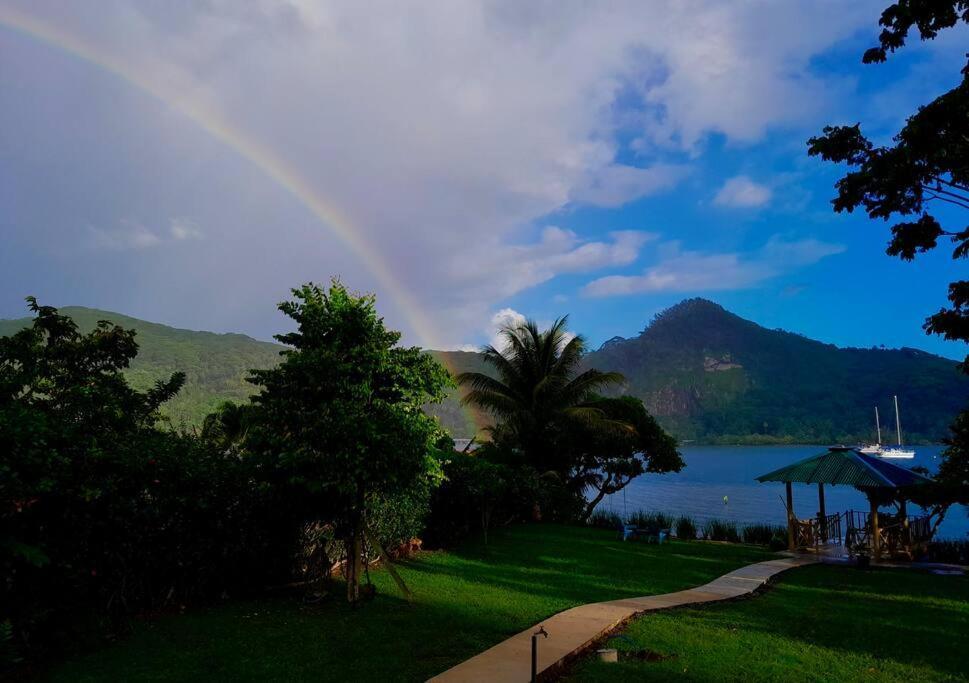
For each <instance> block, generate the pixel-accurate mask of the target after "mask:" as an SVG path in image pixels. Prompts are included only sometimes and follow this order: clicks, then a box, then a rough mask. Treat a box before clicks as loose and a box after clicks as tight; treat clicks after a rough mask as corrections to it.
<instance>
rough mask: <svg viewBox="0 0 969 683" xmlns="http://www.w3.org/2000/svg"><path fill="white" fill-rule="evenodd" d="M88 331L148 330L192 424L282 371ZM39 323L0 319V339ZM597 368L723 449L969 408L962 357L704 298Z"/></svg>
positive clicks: (257, 359) (245, 349)
mask: <svg viewBox="0 0 969 683" xmlns="http://www.w3.org/2000/svg"><path fill="white" fill-rule="evenodd" d="M61 311H62V312H63V313H65V314H67V315H70V316H71V317H72V318H74V320H75V321H76V322H77V323H78V325H79V327H80V328H81V329H82V330H89V329H91V328H92V327H94V325H95V324H96V323H97V321H98V320H109V321H111V322H113V323H116V324H119V325H122V326H124V327H126V328H133V329H135V330H137V333H138V336H137V341H138V344H139V347H140V350H139V353H138V356H137V358H135V360H134V361H133V362H132V365H131V368H130V369H129V371H128V375H129V378H130V380H131V382H132V383H133V384H134V385H135V386H138V387H140V388H146V387H148V386H150V385H151V384H152V383H153V382H155V381H156V380H158V379H160V378H162V377H167V376H168V375H170V374H171V373H172V372H175V371H176V370H181V371H183V372H185V374H186V385H185V387H184V388H183V389H182V391H181V392H180V393H179V395H178V396H177V397H176V398H175V399H173V400H172V401H171V402H170V403H169V404H168V405H167V406H166V408H165V411H166V413H167V415H168V416H170V417H171V418H172V419H173V421H175V422H176V423H178V424H186V425H194V424H198V423H200V422H201V420H202V418H203V417H204V416H205V415H206V414H207V413H208V412H210V411H212V410H213V409H214V408H215V407H216V406H217V405H218V404H219V403H220V402H221V401H223V400H227V399H231V400H235V401H243V400H245V399H246V398H247V397H248V396H249V395H250V394H251V393H252V389H253V387H252V386H251V385H250V384H248V383H247V382H246V381H245V378H246V376H247V374H248V371H249V369H250V368H266V367H271V366H272V365H274V364H275V363H276V362H278V359H279V352H280V351H281V350H282V349H283V347H282V346H281V345H279V344H272V343H269V342H262V341H258V340H256V339H252V338H251V337H247V336H245V335H241V334H214V333H212V332H196V331H192V330H182V329H176V328H173V327H168V326H166V325H159V324H157V323H150V322H146V321H143V320H138V319H136V318H130V317H128V316H124V315H120V314H118V313H111V312H108V311H99V310H95V309H90V308H81V307H75V306H69V307H65V308H62V309H61ZM28 324H30V318H21V319H17V320H0V336H2V335H7V334H11V333H13V332H15V331H16V330H18V329H21V328H23V327H24V326H26V325H28ZM431 353H433V354H434V355H435V357H437V358H438V359H439V360H440V361H441V362H442V363H444V364H445V365H446V366H447V367H448V369H450V370H451V371H452V372H455V373H457V372H463V371H467V370H478V371H480V370H482V369H483V364H482V362H481V356H480V355H479V354H476V353H469V352H462V351H432V352H431ZM586 362H587V363H588V364H589V365H590V366H592V367H597V368H599V369H602V370H616V371H619V372H621V373H622V374H624V375H625V376H626V378H627V382H626V384H625V386H623V387H622V391H623V392H625V393H629V394H632V395H634V396H638V397H640V398H642V399H643V401H644V402H645V403H646V405H647V407H648V408H649V410H650V411H651V412H652V413H653V414H654V415H656V416H657V418H658V419H659V420H660V422H662V423H663V425H664V426H665V427H666V428H667V429H668V430H670V431H671V432H672V433H673V434H675V435H676V436H677V437H679V438H680V439H683V440H695V441H701V442H720V443H756V442H762V443H771V442H800V443H810V442H824V443H835V442H846V443H848V442H854V441H861V440H869V439H873V438H874V424H873V422H874V419H873V417H874V416H873V408H874V406H876V405H877V406H878V408H879V412H880V413H881V415H882V422H883V430H882V433H883V439H884V440H885V441H891V438H890V437H891V436H892V434H893V428H894V422H893V416H894V409H893V407H892V396H893V395H895V394H897V395H898V397H899V402H900V404H901V408H902V429H903V432H904V435H905V438H906V440H907V441H910V442H918V441H923V442H924V441H938V440H940V439H941V438H943V437H944V436H945V435H946V433H947V427H948V425H949V423H950V422H951V421H952V418H953V417H954V416H955V415H956V413H958V412H959V411H960V410H961V409H962V408H963V407H964V406H965V405H966V404H967V403H969V400H967V399H969V378H967V377H966V376H964V375H962V374H961V373H960V372H958V371H957V370H956V368H955V365H956V364H955V361H952V360H949V359H946V358H941V357H939V356H935V355H932V354H929V353H925V352H923V351H918V350H916V349H891V350H888V349H851V348H838V347H836V346H833V345H831V344H823V343H821V342H817V341H813V340H811V339H807V338H806V337H803V336H801V335H797V334H793V333H790V332H783V331H780V330H768V329H766V328H763V327H761V326H760V325H757V324H756V323H753V322H750V321H748V320H744V319H743V318H740V317H738V316H736V315H734V314H732V313H730V312H728V311H726V310H724V309H723V308H722V307H721V306H719V305H717V304H715V303H713V302H710V301H706V300H704V299H690V300H687V301H684V302H682V303H680V304H678V305H676V306H674V307H672V308H670V309H668V310H667V311H664V312H663V313H661V314H659V315H658V316H656V318H655V319H654V320H653V321H652V322H651V323H650V324H649V325H648V326H647V327H646V329H645V330H643V332H642V333H640V334H639V335H638V336H636V337H633V338H630V339H623V338H620V337H616V338H614V339H611V340H609V341H608V342H606V343H605V344H603V345H602V347H601V348H599V349H598V350H596V351H593V352H591V353H589V354H588V356H587V359H586ZM457 393H458V392H456V391H455V392H452V396H451V398H449V399H448V400H447V401H445V402H444V403H443V404H442V405H436V406H430V407H429V408H428V410H429V412H431V413H433V414H435V415H437V416H438V417H439V418H440V419H441V421H442V423H443V424H444V425H445V426H446V427H448V429H449V430H450V431H451V432H452V433H453V434H454V435H455V436H457V437H467V436H471V435H472V434H473V433H474V432H475V431H476V430H477V429H478V428H479V427H480V426H482V425H484V424H487V417H486V416H484V415H481V414H479V413H475V412H473V411H470V410H468V409H465V408H462V407H461V406H460V405H459V404H458V401H457Z"/></svg>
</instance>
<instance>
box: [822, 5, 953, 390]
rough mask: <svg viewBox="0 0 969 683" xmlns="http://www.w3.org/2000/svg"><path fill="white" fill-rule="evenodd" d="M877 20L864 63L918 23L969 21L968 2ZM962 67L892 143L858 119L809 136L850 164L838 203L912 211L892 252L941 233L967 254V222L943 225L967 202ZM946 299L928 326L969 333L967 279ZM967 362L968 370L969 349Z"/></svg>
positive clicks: (926, 247) (949, 335)
mask: <svg viewBox="0 0 969 683" xmlns="http://www.w3.org/2000/svg"><path fill="white" fill-rule="evenodd" d="M880 23H881V25H882V26H883V27H884V29H883V31H882V33H881V36H880V37H879V45H878V46H877V47H873V48H871V49H869V50H868V51H867V52H865V55H864V59H863V61H864V62H865V63H876V62H884V61H885V60H886V59H887V56H888V53H889V52H894V51H895V50H897V49H899V48H901V47H903V46H904V45H905V41H906V39H907V36H908V33H909V31H910V30H911V28H912V27H913V26H915V27H916V28H918V31H919V34H920V37H921V38H922V40H930V39H933V38H935V37H936V35H937V34H938V32H939V31H940V30H943V29H946V28H951V27H953V26H955V25H956V24H958V23H969V3H967V2H965V0H950V1H949V2H944V1H943V2H936V3H923V2H917V1H915V0H901V1H900V2H897V3H895V4H893V5H891V6H890V7H888V9H886V10H885V11H884V12H883V13H882V16H881V19H880ZM962 75H963V78H962V81H961V83H960V84H959V85H957V86H956V87H955V88H953V89H952V90H950V91H949V92H947V93H944V94H942V95H940V96H939V97H937V98H936V99H935V100H933V101H932V102H930V103H929V104H927V105H925V106H922V107H919V110H918V111H917V112H916V113H915V114H913V115H912V116H911V117H909V118H908V120H907V122H906V124H905V126H904V127H903V128H902V129H901V131H899V133H898V134H897V135H896V136H895V137H894V139H893V142H894V145H892V146H876V145H875V144H873V143H872V142H871V141H870V140H869V139H868V138H866V137H865V136H864V135H863V134H862V133H861V126H860V125H858V124H856V125H854V126H827V127H825V129H824V131H823V135H821V136H819V137H814V138H811V140H810V141H809V142H808V153H809V154H811V155H814V156H820V157H821V158H822V159H824V160H826V161H834V162H839V163H846V164H848V165H849V166H850V167H852V168H853V170H851V171H849V172H848V173H847V174H846V175H845V176H844V178H842V179H841V180H839V181H838V183H837V185H836V188H837V190H838V196H837V197H836V198H835V199H834V200H832V204H833V205H834V208H835V210H836V211H853V210H854V209H856V208H858V207H862V208H863V209H864V210H865V211H866V212H867V213H868V215H869V216H870V217H871V218H882V219H885V220H888V219H890V218H891V217H892V216H899V217H908V216H912V217H915V218H914V220H903V221H900V222H898V223H896V224H895V225H894V226H893V227H892V239H891V241H890V242H889V245H888V253H889V254H890V255H892V256H899V257H901V258H903V259H905V260H909V261H910V260H912V259H914V258H915V256H916V254H919V253H924V252H927V251H930V250H932V249H934V248H935V247H936V246H937V245H938V241H939V239H940V238H943V237H944V238H948V239H949V240H950V241H951V243H952V244H954V245H955V246H954V249H953V252H952V256H953V258H956V259H959V258H964V257H965V256H966V255H967V254H969V228H966V227H965V226H957V227H954V228H952V229H946V228H943V225H942V224H943V222H945V212H944V210H946V209H948V210H950V211H951V210H952V209H953V207H955V209H963V210H967V209H969V163H967V161H966V160H967V159H969V64H967V65H966V67H965V68H964V69H963V71H962ZM953 217H954V216H953ZM956 220H960V219H958V218H956ZM949 301H950V302H951V304H952V307H951V308H949V309H942V310H940V311H939V312H938V313H936V314H935V315H933V316H931V317H929V319H928V320H927V321H926V323H925V330H926V332H928V333H931V334H940V335H942V336H944V337H945V338H946V339H953V340H960V341H969V282H967V281H958V282H953V283H951V284H950V285H949ZM963 367H964V369H965V370H966V371H967V372H969V356H967V362H966V363H964V364H963Z"/></svg>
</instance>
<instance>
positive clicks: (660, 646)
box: [567, 566, 969, 683]
mask: <svg viewBox="0 0 969 683" xmlns="http://www.w3.org/2000/svg"><path fill="white" fill-rule="evenodd" d="M967 594H969V578H967V577H965V576H935V575H933V574H929V573H924V572H917V571H906V570H902V569H885V570H875V571H858V570H857V569H854V568H848V567H834V566H814V567H804V568H801V569H795V570H792V571H790V572H785V573H784V574H781V576H780V577H779V578H778V581H777V583H776V584H775V585H774V586H773V587H772V588H771V589H770V590H769V591H766V592H765V593H763V594H761V595H758V596H757V597H756V598H754V599H752V600H740V601H731V602H723V603H719V604H714V605H703V606H697V607H689V608H683V609H678V610H676V611H667V612H651V613H650V614H649V616H647V617H640V618H638V619H636V620H634V621H633V622H631V623H630V624H629V625H628V626H627V627H626V628H625V629H624V631H623V633H622V635H621V636H618V637H615V638H612V639H611V640H609V641H608V643H607V644H606V645H605V646H604V647H614V648H617V649H619V650H620V662H619V663H618V664H605V663H602V662H599V661H597V659H596V658H595V657H589V658H588V659H586V660H585V661H583V662H581V663H579V664H578V665H577V666H576V667H575V668H574V670H573V673H572V675H571V676H569V677H568V678H567V680H569V681H600V682H602V683H606V682H608V681H617V682H618V681H642V680H656V681H676V680H693V681H755V682H760V681H874V680H877V681H886V682H898V683H908V682H909V681H953V682H955V681H965V680H966V679H967V678H969V659H967V657H966V653H965V639H964V638H962V637H960V635H961V634H962V633H964V632H965V630H966V627H967V625H969V601H967V600H966V595H967ZM872 624H878V628H872ZM640 649H649V650H650V651H652V652H655V653H657V654H659V655H667V657H666V658H665V659H664V658H662V657H657V658H654V660H653V661H643V660H642V659H637V658H636V657H635V656H629V657H624V656H623V655H624V654H626V653H629V654H632V653H631V652H630V651H632V650H640ZM684 669H685V670H686V673H684Z"/></svg>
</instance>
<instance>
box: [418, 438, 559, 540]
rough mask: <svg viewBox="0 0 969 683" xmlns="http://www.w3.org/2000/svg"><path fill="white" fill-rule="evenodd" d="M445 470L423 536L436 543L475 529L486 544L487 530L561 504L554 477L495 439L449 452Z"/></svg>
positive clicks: (529, 516)
mask: <svg viewBox="0 0 969 683" xmlns="http://www.w3.org/2000/svg"><path fill="white" fill-rule="evenodd" d="M443 472H444V481H443V482H442V484H441V486H440V487H439V488H437V489H436V490H435V491H434V493H433V496H432V503H431V515H430V518H429V519H428V522H427V527H426V530H425V532H424V540H425V541H426V542H428V543H429V544H430V545H433V546H453V545H454V544H455V543H456V542H457V541H459V540H461V539H463V538H465V537H466V536H468V535H469V534H472V533H473V532H475V531H480V532H481V533H482V534H483V537H484V542H485V544H487V542H488V541H487V539H488V531H489V530H490V529H492V528H493V527H495V526H496V525H497V526H506V525H508V524H510V523H512V522H520V521H528V520H532V519H534V518H535V510H536V507H538V508H539V509H541V510H545V511H546V512H548V511H554V510H555V509H557V507H558V506H559V504H558V503H557V502H556V500H555V498H556V495H555V493H556V492H555V491H554V488H555V486H554V481H552V482H550V481H549V480H548V478H543V477H541V476H540V475H539V474H538V472H536V471H535V470H534V469H532V468H531V467H528V466H527V465H523V464H521V462H520V461H519V460H518V458H517V457H515V455H514V454H511V453H508V452H507V451H505V450H504V449H503V448H502V447H501V446H499V445H497V444H494V443H490V442H489V443H485V444H483V445H482V446H481V447H480V448H478V449H477V450H475V451H473V452H471V453H462V452H457V451H452V452H449V453H447V454H446V455H444V456H443ZM550 484H551V486H550ZM553 517H554V515H553ZM564 517H565V518H569V515H565V516H564Z"/></svg>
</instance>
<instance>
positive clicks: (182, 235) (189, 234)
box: [170, 218, 202, 241]
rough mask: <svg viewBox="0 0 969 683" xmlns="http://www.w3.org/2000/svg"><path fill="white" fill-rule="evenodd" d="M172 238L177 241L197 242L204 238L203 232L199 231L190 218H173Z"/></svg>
mask: <svg viewBox="0 0 969 683" xmlns="http://www.w3.org/2000/svg"><path fill="white" fill-rule="evenodd" d="M170 229H171V233H172V238H173V239H176V240H179V241H181V240H197V239H201V238H202V231H201V230H199V227H198V225H196V224H195V221H193V220H191V219H188V218H173V219H172V222H171V226H170Z"/></svg>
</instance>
